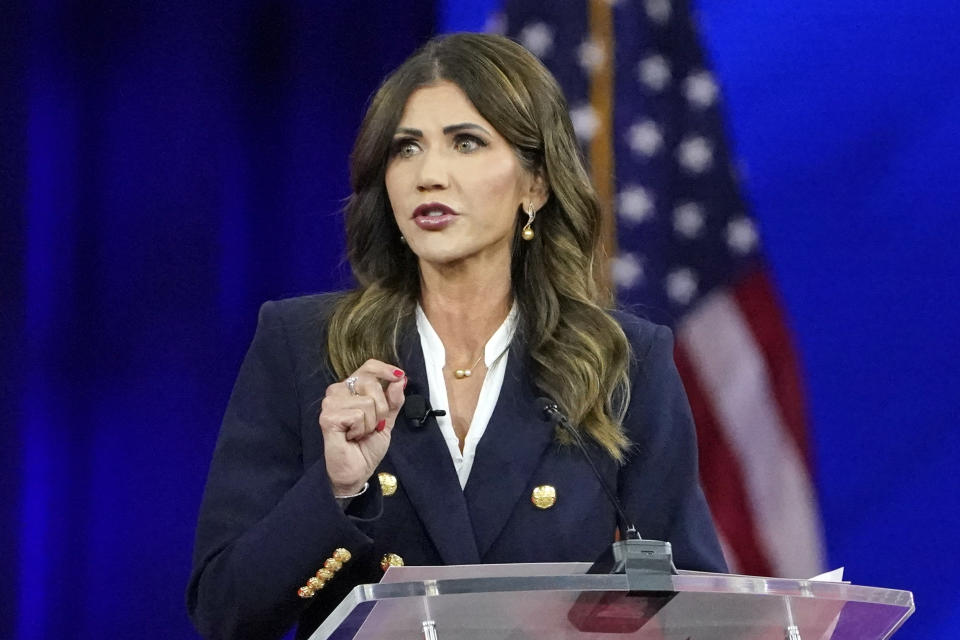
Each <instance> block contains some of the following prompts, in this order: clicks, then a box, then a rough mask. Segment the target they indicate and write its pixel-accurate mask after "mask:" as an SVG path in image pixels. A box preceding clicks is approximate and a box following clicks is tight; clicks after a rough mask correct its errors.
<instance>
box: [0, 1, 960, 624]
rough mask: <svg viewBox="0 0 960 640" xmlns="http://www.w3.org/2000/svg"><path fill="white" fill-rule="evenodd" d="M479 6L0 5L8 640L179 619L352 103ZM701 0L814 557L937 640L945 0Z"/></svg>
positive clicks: (341, 280) (950, 369)
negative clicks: (230, 444) (751, 213)
mask: <svg viewBox="0 0 960 640" xmlns="http://www.w3.org/2000/svg"><path fill="white" fill-rule="evenodd" d="M620 1H621V2H627V1H641V0H620ZM493 4H494V3H493V2H491V1H489V0H488V1H487V2H479V3H477V2H471V3H467V2H463V1H462V0H461V1H456V0H447V1H446V2H443V3H441V4H440V6H436V4H435V3H434V2H428V1H420V0H400V1H397V2H392V3H381V2H374V1H371V0H361V1H357V2H351V3H343V2H332V1H327V2H309V3H308V2H267V1H264V0H246V1H243V0H241V1H238V2H234V3H230V4H229V5H225V4H224V3H216V2H207V1H203V0H196V1H194V2H184V1H182V0H180V1H171V2H164V3H159V2H136V1H134V2H124V3H120V2H108V1H104V0H94V1H89V0H87V1H84V2H80V1H78V0H72V1H71V0H48V1H47V2H43V3H39V2H36V3H28V2H22V1H18V0H13V1H11V2H7V3H5V4H4V11H3V15H2V16H0V136H2V137H0V345H2V351H0V358H2V360H0V421H2V428H0V446H2V447H3V448H4V451H5V452H6V454H5V458H4V460H5V463H6V464H4V466H3V469H2V470H0V499H2V500H3V503H2V506H3V517H4V524H3V526H2V527H0V570H3V572H4V576H5V579H4V580H2V581H0V637H4V638H17V639H24V640H25V639H28V638H30V639H32V638H54V637H57V638H81V639H86V638H103V637H115V638H133V637H145V638H193V637H195V634H194V632H193V631H192V628H191V627H190V624H189V622H188V620H187V618H186V612H185V607H184V604H183V602H184V596H183V592H184V588H185V585H186V580H187V575H188V572H189V563H190V552H191V545H192V538H193V526H194V522H195V518H196V512H197V508H198V506H199V502H200V495H201V491H202V487H203V482H204V479H205V475H206V470H207V465H208V463H209V459H210V455H211V452H212V449H213V443H214V440H215V438H216V433H217V428H218V424H219V420H220V414H221V412H222V410H223V407H224V405H225V403H226V400H227V396H228V394H229V391H230V388H231V384H232V380H233V376H234V375H235V373H236V370H237V367H238V366H239V363H240V360H241V358H242V356H243V353H244V351H245V349H246V346H247V344H248V342H249V340H250V338H251V336H252V332H253V328H254V325H255V321H256V310H257V307H258V306H259V304H260V303H261V302H262V301H264V300H266V299H270V298H278V297H283V296H290V295H297V294H301V293H306V292H314V291H320V290H327V289H331V288H336V287H342V286H344V284H345V283H347V282H348V274H347V270H346V269H345V267H344V266H343V263H342V240H341V233H342V224H341V218H340V215H339V209H340V206H341V201H342V198H344V197H345V196H346V195H347V194H348V184H347V155H348V152H349V147H350V144H351V141H352V138H353V136H354V134H355V131H356V129H357V126H358V124H359V118H360V115H361V112H362V109H363V106H364V104H365V102H366V100H367V98H368V96H369V95H370V93H371V92H372V91H373V90H374V89H375V87H376V85H377V83H378V81H379V79H380V78H381V77H382V76H383V75H384V73H385V72H387V71H388V70H389V69H390V68H392V67H394V66H395V65H396V64H397V63H399V62H400V61H401V60H402V59H403V58H404V57H405V56H406V55H408V54H409V53H410V52H411V51H412V50H413V49H414V48H415V47H416V46H417V45H418V44H420V43H421V42H423V41H424V40H425V39H426V38H427V37H428V36H429V35H430V34H432V33H433V32H435V31H436V30H437V29H438V28H439V29H443V28H444V27H445V26H448V27H456V28H473V29H478V28H482V26H483V21H484V19H485V16H486V12H487V9H488V8H489V7H490V6H491V5H493ZM699 6H700V9H701V12H702V24H703V25H704V37H705V39H706V43H707V45H708V47H709V49H710V51H711V54H712V57H713V62H714V64H715V67H716V69H717V71H718V75H719V77H720V80H721V82H722V84H723V88H724V92H725V99H726V105H727V111H728V113H729V115H730V118H731V132H732V137H733V141H734V145H735V149H736V151H737V155H738V156H739V157H740V158H742V159H743V162H744V166H745V174H746V181H747V182H746V183H747V188H748V196H749V197H750V199H751V201H752V202H753V205H754V209H755V213H756V215H757V217H758V219H759V220H760V224H761V227H762V228H761V232H762V237H763V240H764V242H765V245H766V248H767V255H768V258H769V259H770V261H771V262H772V265H773V268H774V271H775V275H776V277H777V279H778V281H779V285H780V289H781V291H782V294H783V296H784V298H785V302H786V306H787V307H788V310H789V312H790V316H791V318H792V324H793V328H794V330H795V333H796V336H797V339H798V344H799V347H800V352H801V356H802V358H803V360H804V363H805V370H806V379H807V386H808V388H809V393H810V403H811V408H812V414H813V416H812V422H813V429H814V433H813V436H814V443H815V449H816V458H817V467H818V486H819V491H820V496H821V503H822V509H823V514H824V522H825V527H826V540H827V545H828V552H829V561H830V564H831V565H846V566H847V568H848V577H849V578H850V579H851V580H853V581H855V582H858V583H863V584H875V585H885V586H891V587H898V588H906V589H911V590H914V591H915V592H916V594H917V600H918V607H919V608H918V612H917V614H916V615H915V616H914V618H913V619H912V620H911V621H909V622H908V623H907V626H906V627H905V628H904V630H903V631H902V632H901V633H900V634H899V635H898V636H897V637H899V638H904V639H905V640H910V639H916V640H919V639H921V638H923V639H928V638H949V637H952V636H953V635H955V629H956V628H958V627H960V606H958V604H957V603H958V602H960V560H958V558H960V544H958V542H957V538H960V515H958V510H957V506H958V504H960V495H958V493H960V492H958V481H957V479H956V473H955V462H954V461H955V459H956V456H957V453H958V452H960V446H958V445H960V436H958V430H957V419H958V418H960V411H958V408H957V406H958V402H957V396H958V394H957V391H956V389H957V388H958V387H960V375H958V373H957V372H958V366H957V359H958V357H960V340H958V335H960V331H958V329H957V327H958V326H960V302H958V298H960V296H958V294H957V280H958V277H960V258H958V256H957V247H958V244H960V221H958V216H957V210H958V204H960V187H958V184H960V181H958V180H957V179H956V177H955V176H956V175H957V174H958V173H960V156H958V154H957V153H956V146H957V141H958V139H960V127H958V125H957V117H956V114H958V113H960V85H958V84H957V83H956V82H955V79H956V78H957V77H958V75H960V60H958V57H957V55H956V54H955V53H954V51H953V49H955V46H954V45H955V42H956V33H957V30H958V28H960V19H958V15H957V13H958V9H957V8H956V3H955V2H954V1H953V0H930V1H929V2H926V3H922V4H917V3H905V2H902V1H901V2H893V1H892V0H879V1H877V2H872V3H862V2H854V0H834V1H833V2H829V3H828V2H824V1H815V2H807V3H801V4H797V3H795V2H790V1H788V0H766V1H765V2H762V3H759V2H750V3H747V2H740V3H731V2H729V1H726V2H723V1H721V0H701V2H700V3H699ZM437 16H439V18H438V17H437ZM438 20H439V24H438Z"/></svg>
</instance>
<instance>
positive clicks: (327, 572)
mask: <svg viewBox="0 0 960 640" xmlns="http://www.w3.org/2000/svg"><path fill="white" fill-rule="evenodd" d="M351 557H352V556H351V555H350V552H349V551H347V550H346V549H344V548H343V547H341V548H339V549H337V550H336V551H334V552H333V555H332V556H330V557H329V558H327V559H326V560H325V561H324V563H323V568H322V569H320V570H319V571H317V575H315V576H313V577H312V578H310V579H309V580H307V584H305V585H303V586H302V587H300V588H299V589H297V595H298V596H300V597H301V598H304V599H307V598H312V597H313V596H315V595H316V594H317V591H320V589H323V587H324V586H325V585H326V584H327V581H328V580H331V579H332V578H333V576H334V574H336V572H337V571H339V570H340V569H341V568H343V565H344V564H346V563H348V562H350V558H351Z"/></svg>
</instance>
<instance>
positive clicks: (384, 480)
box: [377, 471, 397, 496]
mask: <svg viewBox="0 0 960 640" xmlns="http://www.w3.org/2000/svg"><path fill="white" fill-rule="evenodd" d="M377 480H379V481H380V491H381V492H382V493H383V495H385V496H392V495H393V494H395V493H396V492H397V476H395V475H393V474H392V473H387V472H385V471H382V472H380V473H378V474H377Z"/></svg>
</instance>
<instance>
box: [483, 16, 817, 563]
mask: <svg viewBox="0 0 960 640" xmlns="http://www.w3.org/2000/svg"><path fill="white" fill-rule="evenodd" d="M491 28H492V29H494V30H498V31H500V32H502V33H505V34H506V35H508V36H510V37H512V38H514V39H515V40H517V41H519V42H520V43H521V44H523V45H524V46H525V47H527V48H528V49H529V50H530V51H532V52H533V53H535V54H536V55H537V56H538V57H539V58H540V59H541V60H542V61H543V62H544V64H546V65H547V67H548V68H550V70H551V71H552V72H553V73H554V75H556V77H557V79H558V80H559V81H560V84H561V85H562V86H563V89H564V92H565V94H566V96H567V100H568V102H569V106H570V114H571V118H572V120H573V123H574V127H575V129H576V131H577V135H578V137H579V139H580V141H581V143H582V145H583V148H584V153H585V156H586V157H587V159H588V161H589V163H590V165H591V172H592V174H593V177H594V182H595V184H596V186H597V189H598V192H599V194H600V197H601V199H602V200H603V201H605V205H606V206H607V209H608V212H609V215H608V219H609V220H608V223H609V224H608V234H607V238H606V244H607V247H608V251H609V252H610V255H611V256H613V259H612V262H611V278H612V281H613V284H614V285H615V286H616V291H617V297H618V300H619V302H620V304H621V305H622V306H624V307H626V308H628V309H632V310H634V311H635V312H637V313H639V314H640V315H643V316H646V317H647V318H650V319H652V320H655V321H659V322H664V323H668V324H670V325H671V326H672V327H673V329H674V331H675V333H676V336H677V347H676V354H675V355H676V360H677V365H678V368H679V369H680V373H681V376H682V377H683V380H684V384H685V386H686V388H687V393H688V395H689V397H690V404H691V406H692V408H693V413H694V418H695V420H696V423H697V434H698V437H699V443H700V472H701V479H702V482H703V486H704V490H705V492H706V494H707V499H708V501H709V503H710V508H711V511H712V513H713V517H714V520H715V522H716V525H717V529H718V531H719V533H720V537H721V543H722V544H723V547H724V552H725V554H726V557H727V561H728V563H729V565H730V567H731V570H732V571H735V572H739V573H745V574H751V575H769V576H782V577H794V578H806V577H810V576H812V575H814V574H816V573H818V572H819V571H821V570H822V568H823V544H822V534H821V526H820V517H819V512H818V508H817V501H816V495H815V490H814V486H813V481H812V471H811V465H810V454H809V449H808V445H807V435H806V430H807V420H806V416H805V408H804V399H803V394H802V388H801V383H800V374H799V368H798V362H797V358H796V355H795V352H794V350H793V347H792V344H791V339H790V335H789V332H788V330H787V327H786V324H785V319H784V316H783V313H782V311H781V309H780V305H779V303H778V300H777V295H776V291H775V289H774V287H773V285H772V283H771V279H770V277H769V275H768V269H767V266H766V263H765V261H764V258H763V255H762V250H761V247H760V245H759V236H758V232H757V228H756V226H755V223H754V221H753V220H752V219H751V217H750V215H749V212H748V211H747V208H746V207H745V203H744V200H743V198H742V197H741V195H740V192H739V188H738V180H737V177H736V171H735V169H734V166H733V163H732V162H731V158H730V154H729V151H728V148H727V144H726V142H725V136H724V126H723V121H722V114H721V109H720V90H719V87H718V84H717V81H716V79H715V77H714V76H713V74H712V73H711V71H710V69H709V68H708V65H707V61H706V59H705V56H704V53H703V50H702V48H701V46H700V44H699V42H698V37H697V33H696V28H695V22H694V17H693V15H692V12H691V8H690V6H689V4H688V3H687V2H686V1H685V0H570V1H569V2H537V1H530V0H508V1H507V2H505V4H504V9H503V12H502V13H501V14H500V15H499V16H498V18H497V19H496V20H495V21H494V23H493V25H492V26H491ZM641 535H642V532H641Z"/></svg>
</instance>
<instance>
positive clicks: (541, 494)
mask: <svg viewBox="0 0 960 640" xmlns="http://www.w3.org/2000/svg"><path fill="white" fill-rule="evenodd" d="M530 502H532V503H533V504H534V506H535V507H537V508H538V509H549V508H550V507H552V506H553V505H554V504H556V503H557V490H556V489H554V488H553V487H552V486H551V485H549V484H542V485H540V486H539V487H534V488H533V493H531V494H530Z"/></svg>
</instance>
